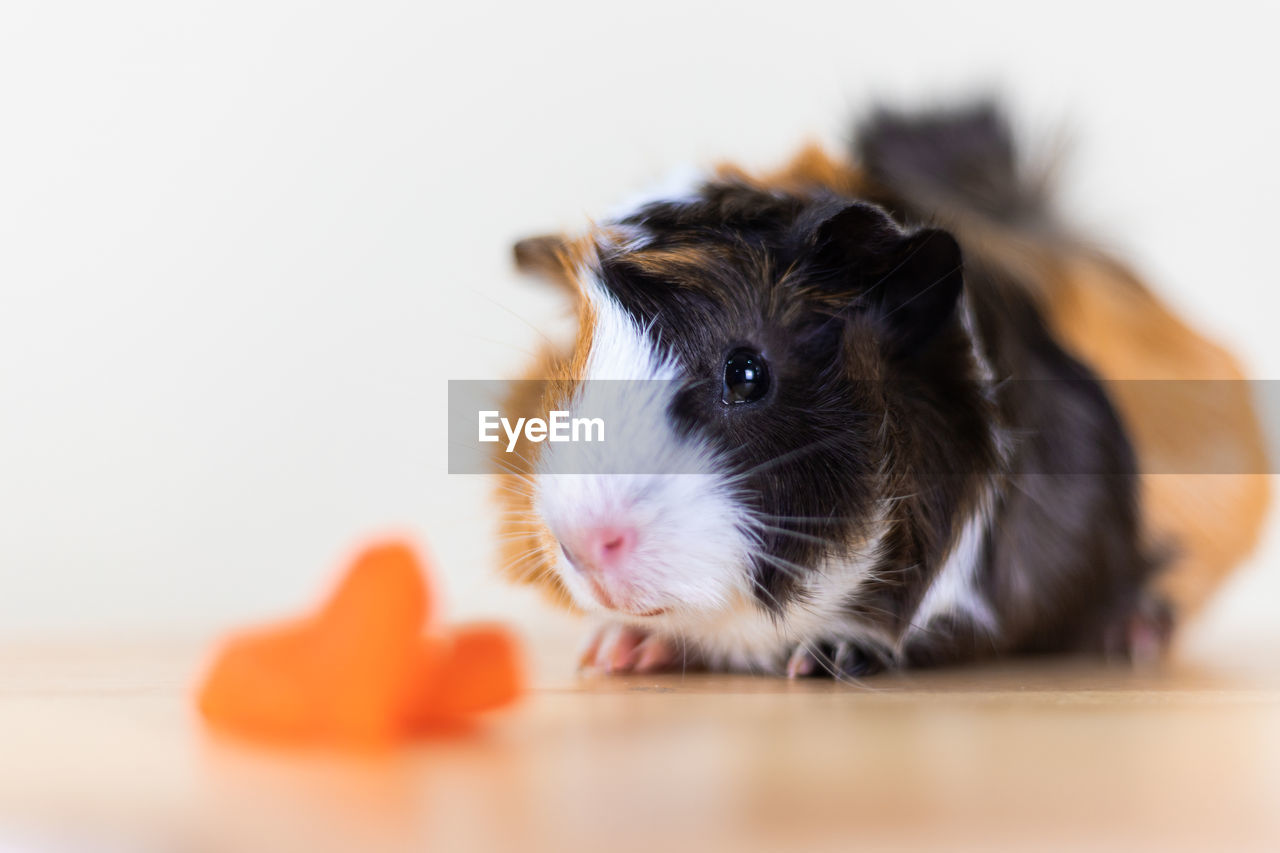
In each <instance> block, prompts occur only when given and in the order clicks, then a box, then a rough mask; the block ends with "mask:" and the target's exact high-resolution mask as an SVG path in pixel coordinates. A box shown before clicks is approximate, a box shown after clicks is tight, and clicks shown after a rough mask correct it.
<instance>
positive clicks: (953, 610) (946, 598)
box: [903, 497, 997, 644]
mask: <svg viewBox="0 0 1280 853" xmlns="http://www.w3.org/2000/svg"><path fill="white" fill-rule="evenodd" d="M990 526H991V501H990V499H989V498H988V497H984V498H983V499H982V500H981V501H979V504H978V508H977V509H976V510H975V511H974V513H973V515H971V516H970V517H969V519H968V520H967V521H966V522H965V524H964V526H963V527H962V528H961V529H960V533H959V535H958V536H957V537H956V539H955V542H954V543H953V544H952V546H951V551H950V553H949V554H948V555H947V559H946V562H944V563H943V564H942V568H941V569H940V570H939V571H938V574H937V575H936V576H934V579H933V582H932V583H931V584H930V585H929V589H928V590H927V591H926V592H925V594H924V598H923V599H921V601H920V606H919V607H918V608H917V609H916V612H915V614H914V615H913V616H912V618H911V627H910V628H909V629H908V630H907V633H906V635H905V636H904V638H903V641H904V644H905V643H906V642H909V641H910V640H912V639H913V638H915V637H917V636H919V635H920V634H922V633H924V632H926V631H928V629H929V623H930V622H932V621H933V620H934V619H936V618H937V617H939V616H963V617H966V618H968V619H969V620H970V621H972V622H973V624H974V626H975V627H977V628H979V629H981V630H984V631H987V632H988V633H995V631H996V628H997V624H996V616H995V613H994V612H993V611H992V609H991V605H990V604H989V603H988V602H987V600H986V599H985V598H983V596H982V592H981V591H980V590H979V588H978V577H977V576H978V569H979V568H980V567H981V565H982V557H983V549H982V546H983V542H984V540H985V539H986V535H987V531H988V529H989V528H990Z"/></svg>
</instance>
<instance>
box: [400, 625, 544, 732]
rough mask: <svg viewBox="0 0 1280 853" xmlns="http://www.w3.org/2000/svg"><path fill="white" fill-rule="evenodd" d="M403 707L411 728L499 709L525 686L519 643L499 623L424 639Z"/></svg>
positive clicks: (461, 628) (452, 631)
mask: <svg viewBox="0 0 1280 853" xmlns="http://www.w3.org/2000/svg"><path fill="white" fill-rule="evenodd" d="M414 682H415V683H414V689H413V693H412V695H411V698H410V702H409V706H408V709H407V714H406V718H407V725H408V727H409V728H410V729H422V728H431V727H433V726H434V725H437V724H440V723H445V722H449V721H454V720H458V719H460V718H462V717H465V716H468V715H470V714H476V713H479V712H481V711H488V710H492V709H495V708H500V707H502V706H504V705H508V704H510V703H511V702H513V701H515V699H516V698H517V697H519V695H520V694H521V692H522V691H523V689H524V674H523V663H522V656H521V653H520V646H519V642H518V641H517V640H516V638H515V636H514V635H513V634H512V633H511V632H510V631H509V630H508V629H507V628H505V627H503V626H502V625H497V624H489V623H477V624H472V625H459V626H457V627H454V628H452V629H450V630H448V631H447V632H442V633H437V634H433V635H429V636H427V637H426V638H424V640H423V642H422V644H421V646H420V649H419V656H418V665H417V671H416V674H415V677H414Z"/></svg>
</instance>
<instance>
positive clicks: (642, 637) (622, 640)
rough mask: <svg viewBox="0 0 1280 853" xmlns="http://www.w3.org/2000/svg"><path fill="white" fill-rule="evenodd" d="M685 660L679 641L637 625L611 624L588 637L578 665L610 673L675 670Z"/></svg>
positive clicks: (580, 667) (601, 627)
mask: <svg viewBox="0 0 1280 853" xmlns="http://www.w3.org/2000/svg"><path fill="white" fill-rule="evenodd" d="M683 662H684V654H683V650H682V649H681V647H680V645H679V644H678V643H677V642H676V641H675V640H672V639H671V638H669V637H663V636H659V635H658V634H652V633H650V632H648V631H646V630H645V629H643V628H637V627H635V626H633V625H619V624H607V625H602V626H600V627H599V628H597V629H596V630H595V631H594V632H593V633H592V634H591V636H590V638H589V639H588V640H587V644H586V645H585V646H584V647H583V649H582V655H581V657H579V659H578V668H579V669H595V670H599V671H601V672H607V673H628V672H633V673H645V672H662V671H664V670H669V669H675V668H676V667H679V666H681V665H682V663H683Z"/></svg>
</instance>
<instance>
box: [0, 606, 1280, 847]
mask: <svg viewBox="0 0 1280 853" xmlns="http://www.w3.org/2000/svg"><path fill="white" fill-rule="evenodd" d="M572 636H573V632H572V630H571V626H569V625H567V624H566V623H550V622H549V623H548V625H547V628H546V631H545V633H544V634H543V635H541V636H540V637H539V638H534V639H535V640H537V642H535V651H536V652H537V653H538V654H539V660H538V661H535V663H537V664H539V666H538V667H537V669H536V675H535V687H536V688H537V689H535V690H534V691H533V693H532V694H531V695H530V696H529V697H528V698H527V699H526V700H525V702H524V703H523V704H522V705H521V706H520V707H518V708H516V709H515V710H514V711H511V712H510V713H506V714H502V715H499V716H496V717H493V718H491V719H488V720H485V721H484V723H483V724H482V725H481V726H479V727H478V728H476V729H474V730H471V731H460V732H457V733H455V734H452V735H449V736H441V737H440V738H438V739H436V740H429V741H426V742H424V743H422V744H421V745H417V746H414V747H412V748H409V749H406V750H404V751H400V752H392V753H389V754H385V755H381V756H341V755H332V754H330V755H324V754H315V753H294V754H290V753H288V752H283V751H271V750H262V749H258V748H254V747H250V746H245V745H243V744H239V743H235V742H229V741H226V740H224V739H221V738H219V737H217V736H214V735H211V734H210V733H208V732H207V731H205V730H204V729H203V728H202V727H201V725H200V723H199V720H198V719H197V717H196V715H195V714H194V712H193V710H192V703H191V699H190V695H189V689H190V685H191V683H192V682H193V680H194V679H195V678H196V677H197V676H198V674H199V672H200V667H201V666H202V664H203V662H204V660H205V654H206V649H205V647H204V646H203V644H202V643H199V642H190V643H179V644H175V643H155V644H123V643H121V644H115V645H112V644H105V645H104V644H98V645H91V644H85V645H61V646H53V645H44V646H31V645H28V646H25V647H23V646H17V645H7V646H0V755H3V756H4V759H3V762H2V763H0V848H2V849H10V847H13V848H14V849H19V850H59V851H61V850H67V849H76V850H82V849H89V850H101V849H109V850H137V849H140V850H165V851H168V850H183V851H205V850H208V851H222V850H270V849H276V850H284V849H294V850H301V849H307V850H328V849H338V850H355V849H363V850H398V849H415V850H473V849H480V850H488V849H502V850H512V849H521V850H528V849H534V850H539V849H545V850H568V849H584V850H599V849H605V847H606V846H607V847H608V849H611V850H645V851H651V850H654V849H659V850H676V849H696V850H720V849H726V850H728V849H733V850H741V849H781V848H792V849H796V848H798V847H803V848H804V849H832V850H836V849H850V848H851V847H853V846H859V847H861V846H864V845H870V846H872V847H874V848H882V847H884V846H888V845H891V846H894V847H897V848H915V847H932V846H936V845H937V844H939V843H946V844H947V846H949V847H953V848H954V847H957V846H961V847H981V848H983V849H991V848H993V847H996V848H1006V849H1031V848H1034V849H1053V848H1055V847H1070V846H1078V845H1080V844H1081V843H1084V842H1089V843H1090V846H1091V847H1094V846H1100V847H1103V848H1116V849H1120V848H1124V849H1132V848H1134V847H1139V848H1144V849H1145V848H1152V849H1155V848H1159V849H1162V850H1169V849H1211V848H1216V849H1222V848H1224V847H1230V848H1234V849H1242V848H1271V849H1275V848H1276V846H1277V845H1280V813H1278V812H1277V810H1276V809H1275V804H1276V802H1277V801H1278V800H1280V663H1278V662H1277V661H1280V656H1276V655H1275V654H1274V653H1273V652H1274V651H1275V650H1274V649H1269V650H1265V649H1258V650H1256V652H1255V653H1254V654H1252V655H1251V656H1250V657H1249V658H1248V659H1247V660H1244V661H1237V662H1234V663H1230V664H1229V665H1228V663H1226V662H1225V659H1224V658H1223V656H1221V655H1215V656H1214V662H1213V663H1212V664H1210V663H1198V662H1197V657H1196V656H1195V655H1192V656H1190V658H1189V659H1187V658H1184V659H1183V660H1182V661H1180V662H1178V663H1176V664H1171V665H1170V666H1169V667H1167V668H1166V669H1165V670H1163V671H1160V672H1150V673H1138V674H1134V673H1126V672H1122V671H1108V670H1101V669H1098V668H1084V667H1081V666H1077V665H1074V664H1064V663H1060V662H1059V663H1053V664H1050V663H1041V664H1034V663H1022V664H1017V665H1005V666H1001V667H998V668H983V669H974V670H963V671H948V672H936V673H922V674H910V675H900V676H892V677H887V678H884V677H880V678H876V679H873V680H870V681H868V682H866V683H865V684H864V685H862V686H853V685H847V684H839V683H832V682H829V681H822V680H812V681H801V682H790V683H789V682H786V681H782V680H775V679H765V678H759V679H753V678H742V677H724V676H703V675H693V674H689V675H687V676H682V675H680V674H674V675H671V676H667V677H660V678H654V677H634V678H607V677H577V676H575V675H574V674H573V672H572V669H571V663H572Z"/></svg>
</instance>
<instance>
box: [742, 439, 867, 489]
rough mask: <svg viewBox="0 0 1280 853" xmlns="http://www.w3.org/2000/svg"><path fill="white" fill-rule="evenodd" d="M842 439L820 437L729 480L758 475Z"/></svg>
mask: <svg viewBox="0 0 1280 853" xmlns="http://www.w3.org/2000/svg"><path fill="white" fill-rule="evenodd" d="M841 439H843V436H831V437H828V438H820V439H818V440H817V441H812V442H810V443H809V444H806V445H803V446H801V447H797V448H796V449H794V450H789V451H787V452H786V453H784V454H782V455H781V456H775V457H773V458H772V459H766V460H765V461H763V462H761V463H759V464H757V465H754V466H752V467H750V468H748V469H746V470H745V471H740V472H738V473H737V474H734V475H733V476H732V477H730V478H729V480H730V482H742V481H745V480H748V479H750V478H751V477H754V476H756V475H757V474H760V473H762V472H764V471H767V470H769V469H770V468H773V467H776V466H778V465H781V464H782V463H783V462H790V461H791V460H793V459H796V458H798V457H800V456H803V455H805V454H807V453H812V452H814V451H815V450H820V449H821V448H823V447H828V446H830V445H833V444H835V443H836V442H838V441H840V440H841Z"/></svg>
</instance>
